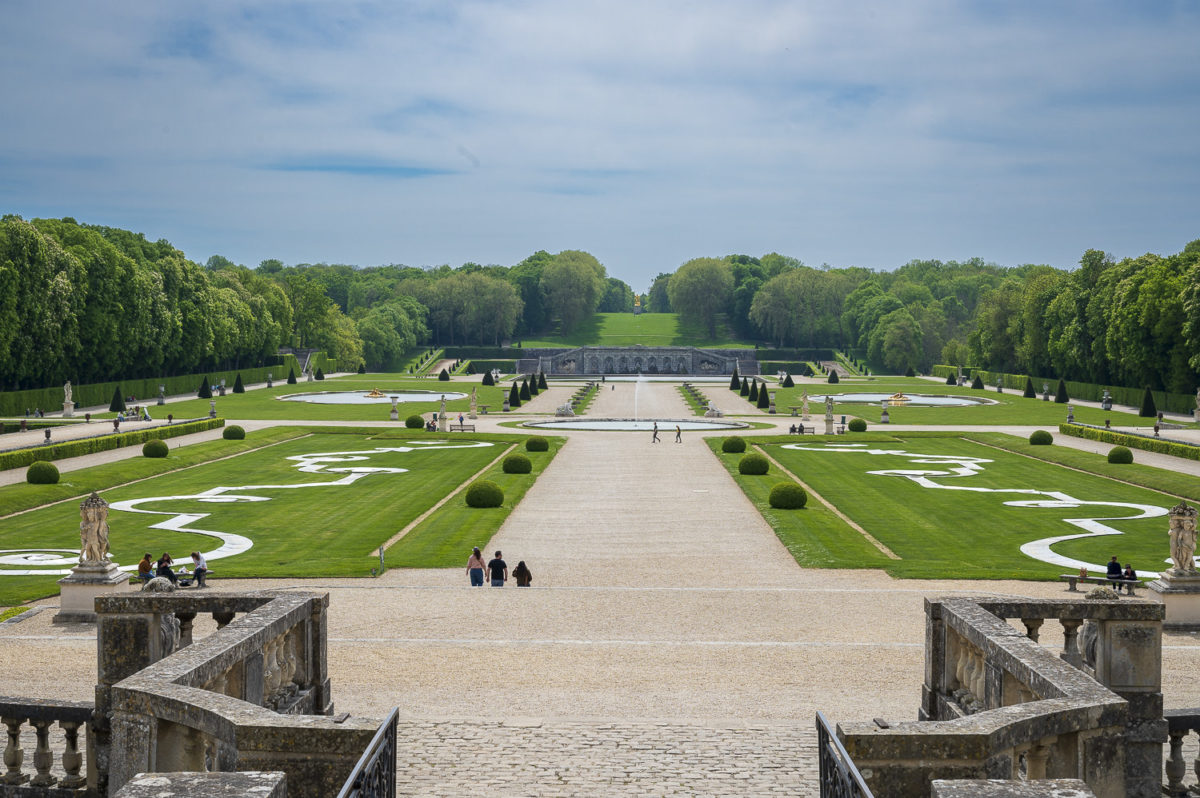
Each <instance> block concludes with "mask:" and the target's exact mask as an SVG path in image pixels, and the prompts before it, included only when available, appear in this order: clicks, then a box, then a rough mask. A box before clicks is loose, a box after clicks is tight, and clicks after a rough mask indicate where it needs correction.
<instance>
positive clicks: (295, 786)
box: [96, 591, 380, 796]
mask: <svg viewBox="0 0 1200 798" xmlns="http://www.w3.org/2000/svg"><path fill="white" fill-rule="evenodd" d="M328 602H329V599H328V595H327V594H314V593H298V592H297V593H292V592H279V593H275V592H270V591H264V592H259V593H221V594H204V595H195V594H191V593H189V594H186V595H181V594H173V593H138V594H131V595H110V596H103V597H100V598H98V599H97V600H96V611H97V616H98V645H99V680H100V683H99V684H98V685H97V690H96V695H97V714H98V716H102V717H103V718H104V721H103V723H99V722H98V724H97V725H98V726H99V727H100V728H99V729H98V733H97V735H96V738H97V745H98V748H100V749H101V750H102V751H103V756H102V757H101V759H102V760H103V761H104V762H107V763H108V768H107V770H104V771H103V772H101V773H100V774H99V781H100V783H101V786H102V791H101V794H107V793H105V792H103V791H104V790H107V791H109V793H115V792H116V791H117V790H118V789H120V788H121V787H122V786H123V785H125V784H126V783H127V782H129V781H130V780H131V779H132V778H133V777H134V776H135V775H136V774H139V773H146V774H153V773H166V772H173V771H194V772H208V771H223V772H230V771H255V770H258V771H282V772H284V773H285V774H287V794H288V795H290V796H322V795H335V794H337V792H338V790H339V789H340V788H341V787H342V784H343V783H344V782H345V780H346V778H347V776H348V774H349V773H350V771H351V769H352V768H353V767H354V765H355V763H356V762H357V761H358V759H359V757H360V756H361V755H362V753H363V751H364V750H365V749H366V748H367V746H368V744H369V743H370V742H371V740H372V738H373V737H374V735H375V734H376V731H377V730H378V729H379V727H380V722H379V721H377V720H368V719H361V718H349V717H347V716H341V717H338V718H333V717H330V716H331V715H332V713H333V702H332V699H331V696H330V682H329V677H328V673H327V667H326V639H327V638H326V620H325V614H326V609H327V607H328ZM199 613H211V614H212V616H213V618H214V619H215V620H216V621H217V624H218V627H219V628H218V629H217V631H216V632H214V633H213V634H211V635H209V636H208V637H206V638H204V639H202V640H193V639H192V625H193V622H194V620H195V618H196V616H197V614H199Z"/></svg>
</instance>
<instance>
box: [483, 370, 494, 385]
mask: <svg viewBox="0 0 1200 798" xmlns="http://www.w3.org/2000/svg"><path fill="white" fill-rule="evenodd" d="M481 384H482V385H495V384H496V381H495V380H494V379H492V372H491V369H489V370H487V371H485V372H483V382H482V383H481Z"/></svg>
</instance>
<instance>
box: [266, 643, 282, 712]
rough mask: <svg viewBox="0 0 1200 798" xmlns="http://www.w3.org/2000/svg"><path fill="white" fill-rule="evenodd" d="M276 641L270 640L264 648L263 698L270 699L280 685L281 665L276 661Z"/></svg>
mask: <svg viewBox="0 0 1200 798" xmlns="http://www.w3.org/2000/svg"><path fill="white" fill-rule="evenodd" d="M275 648H276V641H274V640H268V641H267V644H266V646H265V647H264V648H263V699H264V700H270V698H271V696H272V694H274V692H275V688H276V687H278V686H279V681H278V676H279V665H278V663H276V661H275Z"/></svg>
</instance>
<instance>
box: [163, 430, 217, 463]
mask: <svg viewBox="0 0 1200 798" xmlns="http://www.w3.org/2000/svg"><path fill="white" fill-rule="evenodd" d="M228 431H229V429H228V428H226V432H228ZM170 453H171V451H170V449H168V448H167V442H166V441H164V440H163V439H161V438H154V439H152V440H148V441H146V442H145V443H143V444H142V457H166V456H167V455H168V454H170Z"/></svg>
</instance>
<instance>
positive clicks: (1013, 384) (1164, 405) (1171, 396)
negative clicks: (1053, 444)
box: [933, 366, 1196, 415]
mask: <svg viewBox="0 0 1200 798" xmlns="http://www.w3.org/2000/svg"><path fill="white" fill-rule="evenodd" d="M953 369H954V366H934V367H933V373H934V374H935V375H936V376H938V377H942V376H945V375H946V373H947V372H948V371H950V370H953ZM963 371H964V373H967V374H975V375H978V376H980V377H981V378H982V379H986V380H987V381H988V382H989V383H993V384H994V383H995V380H996V377H998V376H1000V375H999V374H998V373H997V372H994V371H984V370H982V369H968V368H964V369H963ZM1003 376H1004V387H1005V388H1013V389H1015V390H1021V388H1022V387H1023V386H1024V380H1025V375H1024V374H1005V375H1003ZM1030 376H1032V375H1030ZM1033 380H1034V384H1038V383H1041V382H1046V383H1049V384H1050V385H1054V384H1055V382H1056V381H1057V380H1058V378H1057V377H1034V378H1033ZM1066 383H1067V391H1068V392H1069V395H1070V396H1072V397H1074V398H1076V399H1081V400H1086V401H1090V402H1099V401H1101V400H1102V399H1103V398H1104V391H1105V389H1107V390H1108V392H1109V394H1110V395H1111V396H1112V400H1113V403H1115V404H1119V405H1126V406H1127V407H1141V404H1142V396H1143V391H1144V387H1143V388H1123V387H1121V386H1114V385H1100V384H1098V383H1094V382H1075V381H1074V380H1067V381H1066ZM1153 394H1154V403H1155V405H1156V406H1157V408H1158V409H1159V410H1162V411H1164V412H1168V413H1184V414H1188V415H1191V412H1192V411H1193V410H1194V409H1195V408H1196V395H1195V394H1192V393H1167V392H1166V391H1153Z"/></svg>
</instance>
